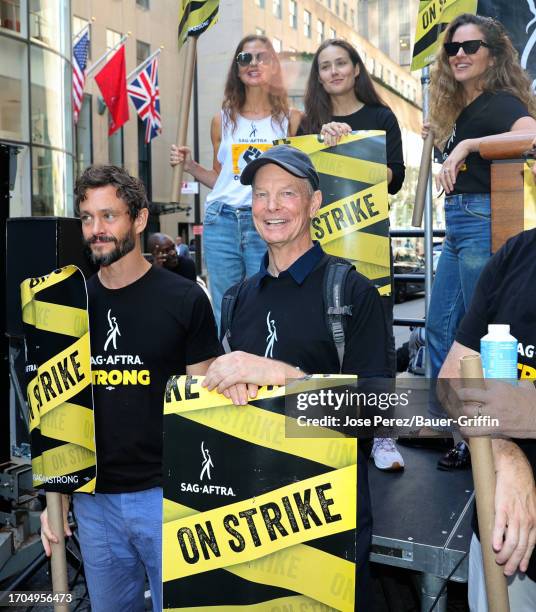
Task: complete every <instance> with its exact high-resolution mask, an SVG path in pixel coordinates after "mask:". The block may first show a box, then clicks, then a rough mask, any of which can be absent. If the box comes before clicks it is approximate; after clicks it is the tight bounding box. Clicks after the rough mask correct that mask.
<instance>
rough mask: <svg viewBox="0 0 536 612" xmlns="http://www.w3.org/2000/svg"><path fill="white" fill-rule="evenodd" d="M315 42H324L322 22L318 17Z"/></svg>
mask: <svg viewBox="0 0 536 612" xmlns="http://www.w3.org/2000/svg"><path fill="white" fill-rule="evenodd" d="M316 42H317V43H318V44H320V43H321V42H324V22H323V21H321V20H320V19H319V20H318V21H317V22H316Z"/></svg>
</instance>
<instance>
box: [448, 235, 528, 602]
mask: <svg viewBox="0 0 536 612" xmlns="http://www.w3.org/2000/svg"><path fill="white" fill-rule="evenodd" d="M535 302H536V230H529V231H525V232H522V233H521V234H518V235H517V236H514V237H513V238H511V239H510V240H509V241H508V242H507V243H506V244H505V245H504V246H503V247H502V248H501V249H500V250H499V251H498V252H497V253H496V254H495V255H494V256H493V257H492V258H491V260H490V261H489V262H488V264H487V265H486V267H485V268H484V270H483V272H482V275H481V276H480V279H479V282H478V285H477V287H476V290H475V293H474V296H473V300H472V302H471V306H470V309H469V311H468V312H467V314H466V315H465V318H464V319H463V320H462V323H461V325H460V327H459V329H458V332H457V334H456V341H455V342H454V344H453V346H452V348H451V350H450V352H449V354H448V357H447V359H446V361H445V363H444V365H443V368H442V369H441V372H440V376H441V377H445V378H451V379H456V378H459V376H460V372H459V360H460V358H461V357H463V356H465V355H469V354H473V353H475V352H478V351H479V350H480V339H481V338H482V337H483V336H485V335H486V334H487V331H488V324H490V323H498V324H509V325H510V333H511V334H512V335H513V336H514V337H515V338H516V339H517V341H518V376H519V378H520V379H532V381H534V380H536V351H535V345H536V308H535V306H534V304H535ZM453 382H454V381H453ZM459 395H460V398H461V399H463V400H464V401H471V402H478V404H479V407H478V413H479V414H481V415H485V416H498V415H500V414H501V411H502V413H503V414H504V417H505V418H504V421H503V422H502V425H503V427H501V433H504V432H509V433H510V435H511V436H512V439H500V438H497V439H493V441H492V446H493V454H494V459H495V470H496V474H497V487H496V493H495V525H494V530H493V546H494V549H495V553H496V560H497V563H499V564H501V565H504V573H505V575H507V576H508V577H509V578H508V593H509V598H510V609H511V610H512V611H515V612H529V611H530V612H533V611H534V610H536V554H535V553H534V546H535V542H536V487H535V480H534V479H535V476H536V439H529V438H530V437H532V438H534V437H535V436H534V431H535V430H536V402H535V401H534V395H535V392H534V388H533V386H532V385H528V386H526V385H524V384H523V383H521V384H520V385H519V386H518V387H514V386H512V385H508V383H506V382H499V381H495V382H492V383H491V385H490V389H489V390H488V391H478V390H473V389H472V390H468V389H465V390H461V391H459ZM501 404H502V405H501ZM531 409H532V410H533V415H532V418H531V415H530V413H531ZM465 410H466V412H468V415H471V414H472V412H471V410H472V411H473V412H474V411H475V410H476V408H475V407H474V405H473V408H471V406H470V405H468V406H467V408H466V409H465ZM516 416H522V417H523V423H524V424H525V425H527V424H528V425H529V429H528V431H527V430H525V431H520V429H519V421H518V419H517V418H516ZM530 423H532V425H531V426H530ZM473 433H478V431H474V432H473ZM520 438H526V439H520ZM481 558H482V557H481V550H480V544H479V541H478V539H477V537H476V536H473V541H472V543H471V552H470V561H469V566H470V570H469V603H470V607H471V611H472V612H475V611H477V612H484V611H485V610H487V608H486V607H485V590H484V580H483V572H482V565H481ZM524 573H526V575H524Z"/></svg>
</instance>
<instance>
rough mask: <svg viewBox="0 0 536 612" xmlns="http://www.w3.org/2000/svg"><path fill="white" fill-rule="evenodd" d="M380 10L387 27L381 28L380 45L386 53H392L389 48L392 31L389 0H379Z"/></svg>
mask: <svg viewBox="0 0 536 612" xmlns="http://www.w3.org/2000/svg"><path fill="white" fill-rule="evenodd" d="M378 11H379V14H380V15H381V16H382V19H383V23H384V24H385V27H383V28H380V29H379V35H380V36H379V38H380V41H379V42H380V44H379V47H380V49H381V50H382V51H383V52H384V53H385V55H390V54H391V53H390V48H389V42H390V41H389V38H390V31H389V26H388V23H389V0H379V3H378Z"/></svg>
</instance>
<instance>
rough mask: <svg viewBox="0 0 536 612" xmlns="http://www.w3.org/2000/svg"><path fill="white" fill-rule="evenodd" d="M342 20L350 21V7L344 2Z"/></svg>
mask: <svg viewBox="0 0 536 612" xmlns="http://www.w3.org/2000/svg"><path fill="white" fill-rule="evenodd" d="M342 18H343V19H344V21H348V5H347V4H346V2H344V3H343V5H342Z"/></svg>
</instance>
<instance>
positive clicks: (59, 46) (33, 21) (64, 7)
mask: <svg viewBox="0 0 536 612" xmlns="http://www.w3.org/2000/svg"><path fill="white" fill-rule="evenodd" d="M69 5H70V3H68V2H57V0H28V12H29V23H30V36H31V37H32V38H34V39H35V40H38V41H39V42H41V43H43V44H44V45H47V46H49V47H51V48H52V49H55V50H56V51H60V52H61V53H64V54H65V55H67V53H69V50H70V47H71V45H72V41H71V28H70V23H71V16H70V13H69V11H68V9H69V8H70V6H69ZM64 19H67V22H65V21H64Z"/></svg>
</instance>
